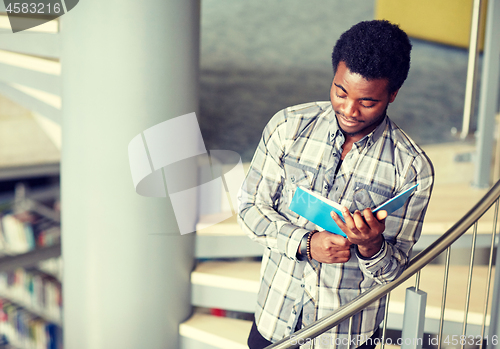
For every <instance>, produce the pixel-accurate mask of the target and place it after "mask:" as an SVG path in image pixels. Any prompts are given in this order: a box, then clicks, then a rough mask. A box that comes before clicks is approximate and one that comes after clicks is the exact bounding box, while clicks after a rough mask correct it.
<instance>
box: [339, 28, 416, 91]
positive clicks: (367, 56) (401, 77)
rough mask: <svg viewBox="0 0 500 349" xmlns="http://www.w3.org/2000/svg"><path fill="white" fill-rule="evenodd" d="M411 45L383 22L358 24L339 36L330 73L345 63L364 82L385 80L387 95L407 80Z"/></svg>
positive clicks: (406, 36)
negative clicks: (387, 82) (362, 78)
mask: <svg viewBox="0 0 500 349" xmlns="http://www.w3.org/2000/svg"><path fill="white" fill-rule="evenodd" d="M410 51H411V43H410V40H409V39H408V35H406V33H405V32H404V31H403V30H401V29H400V28H399V26H397V25H396V24H392V23H390V22H389V21H386V20H373V21H364V22H360V23H358V24H356V25H354V26H352V27H351V29H349V30H348V31H346V32H345V33H344V34H342V35H341V36H340V38H339V40H338V41H337V43H336V44H335V47H334V48H333V53H332V64H333V72H334V74H335V73H336V70H337V66H338V64H339V63H340V62H344V63H345V64H346V66H347V68H349V70H350V71H351V72H353V73H358V74H360V75H361V76H363V77H364V78H365V79H367V80H372V79H387V80H388V81H389V85H388V88H389V93H392V92H395V91H396V90H398V89H399V88H400V87H401V86H402V85H403V82H404V81H405V80H406V78H407V77H408V71H409V70H410Z"/></svg>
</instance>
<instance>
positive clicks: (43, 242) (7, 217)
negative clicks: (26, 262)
mask: <svg viewBox="0 0 500 349" xmlns="http://www.w3.org/2000/svg"><path fill="white" fill-rule="evenodd" d="M60 237H61V228H60V226H59V223H58V222H54V221H52V220H51V219H49V218H46V217H43V216H40V215H38V214H35V213H31V212H23V213H21V214H14V213H12V212H7V213H5V214H3V215H2V216H1V218H0V252H1V253H2V254H7V255H12V254H20V253H26V252H28V251H32V250H34V249H36V248H40V247H45V246H51V245H54V244H55V243H57V242H59V241H60Z"/></svg>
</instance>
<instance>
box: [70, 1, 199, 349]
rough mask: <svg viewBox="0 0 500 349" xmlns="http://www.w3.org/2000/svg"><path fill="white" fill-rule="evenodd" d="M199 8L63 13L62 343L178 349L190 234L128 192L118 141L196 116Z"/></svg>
mask: <svg viewBox="0 0 500 349" xmlns="http://www.w3.org/2000/svg"><path fill="white" fill-rule="evenodd" d="M199 5H200V4H199V1H197V0H182V1H164V0H143V1H118V0H107V1H102V0H85V1H80V2H79V3H78V5H77V6H76V7H75V8H74V9H73V10H71V11H70V12H69V13H68V14H66V15H64V16H63V17H62V25H61V34H62V45H63V47H62V69H63V70H62V80H63V89H62V91H63V92H62V94H63V95H62V97H63V144H62V166H61V172H62V177H61V180H62V184H61V185H62V229H63V237H62V244H63V245H62V250H63V258H64V280H63V302H64V304H63V309H64V347H65V348H71V349H83V348H85V349H110V348H120V349H128V348H130V349H137V348H148V349H165V348H177V347H178V325H179V323H180V322H182V321H183V320H185V319H186V318H187V317H188V316H189V313H190V311H191V308H190V286H189V275H190V271H191V269H192V266H193V251H194V234H187V235H183V236H181V235H180V234H179V230H178V227H177V224H176V220H175V217H174V214H173V210H172V206H171V204H170V201H169V199H168V198H150V197H142V196H139V195H138V194H136V192H135V189H134V185H133V182H132V177H131V173H130V168H129V161H128V144H129V142H130V141H131V140H132V139H133V138H134V137H135V136H136V135H138V134H139V133H141V132H142V131H144V130H145V129H147V128H149V127H151V126H154V125H156V124H158V123H160V122H163V121H166V120H168V119H171V118H174V117H177V116H180V115H184V114H187V113H191V112H197V111H198V61H199V8H200V6H199ZM193 207H195V205H193ZM193 223H194V222H193Z"/></svg>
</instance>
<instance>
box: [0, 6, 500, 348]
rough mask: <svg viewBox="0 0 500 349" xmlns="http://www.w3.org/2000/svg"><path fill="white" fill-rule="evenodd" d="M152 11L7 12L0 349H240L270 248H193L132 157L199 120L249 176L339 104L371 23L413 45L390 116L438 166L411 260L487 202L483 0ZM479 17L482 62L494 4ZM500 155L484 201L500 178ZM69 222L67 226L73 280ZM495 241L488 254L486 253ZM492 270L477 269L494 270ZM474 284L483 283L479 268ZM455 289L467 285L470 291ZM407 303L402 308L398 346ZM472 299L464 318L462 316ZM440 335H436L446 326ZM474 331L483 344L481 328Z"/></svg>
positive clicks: (1, 73) (1, 44)
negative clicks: (480, 143)
mask: <svg viewBox="0 0 500 349" xmlns="http://www.w3.org/2000/svg"><path fill="white" fill-rule="evenodd" d="M490 1H494V0H490ZM118 3H119V5H117V4H118ZM144 3H145V4H146V3H147V4H148V5H150V8H148V7H147V6H146V5H144V4H143V6H144V9H143V10H141V11H136V12H134V11H135V10H134V6H133V4H132V2H130V1H121V2H109V4H103V3H99V2H98V1H97V0H82V1H81V2H80V3H79V4H78V6H76V7H75V8H74V9H73V10H72V11H71V12H70V13H68V14H67V15H65V16H64V18H58V19H55V20H51V21H49V22H47V23H45V24H42V25H39V26H36V27H34V28H31V29H29V30H27V31H23V32H19V33H16V34H12V31H11V27H10V22H9V19H8V17H7V9H6V8H5V6H4V4H0V209H1V215H0V309H1V312H0V323H1V326H0V335H1V338H0V347H12V348H16V349H24V348H31V347H35V346H37V348H38V347H40V348H41V347H43V348H61V347H62V346H63V339H62V338H63V336H62V329H63V327H64V328H65V331H66V332H65V333H67V334H68V336H67V337H68V338H71V340H70V341H69V342H67V343H66V347H70V348H71V349H79V348H111V347H119V348H139V347H148V348H165V347H168V348H178V347H182V348H184V349H188V348H208V349H211V348H215V347H217V348H223V347H224V346H220V345H222V344H220V343H226V344H225V345H226V346H225V347H224V348H231V349H234V348H245V338H246V334H247V333H248V329H249V324H250V322H249V320H251V319H252V316H253V315H252V311H253V308H254V304H255V300H254V297H255V293H256V288H257V287H258V278H259V274H258V273H259V260H260V257H259V256H260V254H261V253H262V249H261V248H260V246H257V245H256V244H254V243H252V242H251V241H250V240H249V239H248V238H247V237H245V236H243V235H242V233H241V231H240V230H239V228H238V226H237V224H236V222H235V220H234V217H233V220H229V221H225V222H223V223H221V224H219V225H212V221H211V220H213V219H214V218H213V217H198V221H196V222H194V223H193V224H195V225H196V227H197V230H198V232H197V234H196V237H194V236H191V237H188V236H182V239H181V237H180V236H178V235H179V234H178V233H177V230H176V229H177V226H176V223H175V221H174V219H172V218H171V215H170V216H169V215H168V214H166V213H165V212H167V211H168V210H170V211H171V210H172V209H171V206H170V203H169V202H167V200H163V201H159V199H157V198H142V197H140V198H139V196H138V195H136V193H135V192H134V191H133V184H132V181H131V180H130V178H129V167H128V166H129V164H128V159H127V157H126V151H125V150H126V147H127V145H128V142H130V140H131V139H132V137H134V136H136V135H137V134H138V133H140V132H142V131H143V130H145V129H146V128H147V127H151V126H152V125H153V124H155V123H159V122H161V121H164V120H167V119H170V118H172V117H173V116H179V115H181V114H183V113H187V112H192V111H193V110H197V116H198V121H199V124H200V128H201V132H202V135H203V139H204V141H205V146H206V148H207V149H208V150H217V149H222V150H233V151H236V152H237V153H239V154H240V155H241V158H242V160H243V163H245V166H248V162H249V161H250V160H251V158H252V156H253V153H254V151H255V148H256V146H257V144H258V142H259V139H260V137H261V133H262V130H263V128H264V126H265V125H266V123H267V122H268V121H269V119H270V118H271V117H272V116H273V115H274V114H275V113H276V112H278V111H279V110H281V109H283V108H286V107H288V106H292V105H296V104H301V103H307V102H312V101H326V100H329V89H330V86H331V82H332V79H333V70H332V66H331V52H332V48H333V46H334V44H335V42H336V40H337V39H338V37H339V36H340V34H342V33H343V32H344V31H346V30H347V29H349V28H350V27H351V26H352V25H354V24H356V23H358V22H360V21H364V20H371V19H374V18H377V19H382V18H383V19H389V20H391V21H393V22H395V23H398V24H400V26H401V27H402V28H403V29H404V30H406V31H407V33H408V34H409V35H410V38H411V42H412V45H413V50H412V61H411V69H410V73H409V76H408V79H407V81H406V82H405V84H404V85H403V87H402V88H401V90H400V92H399V94H398V97H397V99H396V101H395V102H394V103H392V104H391V105H390V107H389V110H388V114H389V116H390V117H391V119H392V120H393V121H394V122H396V124H398V125H399V126H400V127H401V128H402V129H403V130H404V131H405V132H406V133H407V134H408V135H409V136H410V137H412V138H413V140H415V141H416V142H417V143H418V144H420V145H421V146H423V148H424V150H425V151H426V152H427V154H428V155H429V156H430V157H431V159H432V160H433V162H434V164H435V166H436V172H437V175H436V189H435V195H434V197H435V198H433V201H431V206H430V208H429V212H428V214H427V217H428V218H427V222H426V224H427V227H428V228H427V230H426V232H425V234H426V235H425V234H424V235H425V236H423V237H422V239H421V241H419V243H420V246H419V247H418V248H417V249H416V250H418V251H419V250H421V249H423V248H424V247H426V246H428V245H430V244H431V243H432V241H433V239H435V238H437V237H438V236H440V235H441V234H442V233H443V232H444V231H445V230H446V229H448V228H449V227H451V225H452V224H453V223H454V222H456V220H458V218H459V217H460V216H461V215H462V214H463V213H465V212H466V211H467V209H468V208H470V206H472V204H473V203H474V202H476V201H477V200H479V199H480V198H481V197H482V195H483V194H484V193H485V190H483V189H481V190H479V189H477V188H476V189H473V188H471V186H470V184H471V181H472V177H473V173H474V168H475V166H476V163H475V162H474V161H475V159H476V158H475V157H476V156H477V155H476V141H477V135H474V134H475V131H476V129H477V125H478V121H477V119H478V118H477V117H476V114H477V110H478V106H477V105H478V103H477V102H478V101H479V96H480V94H481V93H482V91H481V90H480V89H479V86H480V75H481V74H480V72H481V70H482V62H483V53H482V51H481V53H480V54H479V56H478V61H477V65H478V72H479V74H477V75H476V76H475V80H476V82H477V86H478V90H477V94H476V95H475V96H473V101H474V106H473V117H472V119H471V122H470V131H469V135H468V136H467V137H465V139H460V138H459V133H460V131H461V129H462V118H463V112H464V99H465V91H466V78H467V64H468V45H469V34H470V26H471V16H472V12H473V11H472V3H473V1H472V0H460V1H458V0H439V1H430V0H425V1H424V0H418V1H417V0H412V1H409V0H408V1H405V2H401V1H399V0H377V1H368V0H311V1H307V2H304V1H300V0H287V1H264V0H257V1H251V2H249V1H246V2H244V1H232V0H202V1H201V2H198V1H195V0H191V1H185V2H182V5H180V4H181V3H180V2H179V3H178V4H177V3H175V2H162V1H159V0H148V1H145V2H144ZM174 3H175V4H174ZM110 4H113V6H115V5H116V6H115V7H112V5H110ZM106 6H107V7H106ZM482 6H483V11H482V14H481V17H480V25H479V47H480V50H482V49H483V46H484V44H483V41H484V31H485V18H486V10H485V9H486V6H487V1H483V5H482ZM94 9H99V11H95V10H94ZM162 11H163V12H162ZM198 11H199V12H198ZM198 15H199V18H198V17H197V16H198ZM18 20H19V21H21V22H22V20H23V18H20V19H18ZM75 23H76V24H75ZM89 23H92V25H89ZM170 23H172V24H171V25H170ZM198 25H199V27H198ZM185 32H186V33H188V34H186V35H185V36H184V33H185ZM189 35H192V36H191V37H189ZM186 37H188V40H187V41H188V42H186V40H185V38H186ZM189 38H191V39H192V40H191V39H189ZM198 40H199V41H198ZM198 44H199V45H198ZM157 47H159V48H157ZM186 47H188V48H186ZM198 49H199V52H198ZM189 50H191V51H189ZM185 51H189V53H190V54H189V55H188V58H189V59H188V60H186V61H189V63H186V65H185V66H183V67H182V68H186V67H188V69H184V70H183V69H178V71H177V68H178V67H177V66H176V65H175V64H173V63H172V61H170V60H169V59H170V58H171V56H175V57H176V55H177V54H178V53H179V52H180V53H179V55H180V56H181V58H180V60H182V59H185V58H186V57H185V56H182V54H183V52H185ZM182 57H183V58H182ZM175 59H177V58H175ZM175 59H174V60H173V61H175ZM87 61H88V63H86V62H87ZM145 62H146V63H145ZM175 62H178V61H175ZM193 62H194V63H193ZM198 63H199V65H198ZM190 64H192V65H190ZM149 66H152V67H153V68H150V67H149ZM197 69H199V71H198V70H197ZM193 72H194V74H193ZM176 74H177V75H176ZM182 74H184V75H182ZM172 76H173V78H172ZM186 77H188V78H186ZM171 78H172V81H173V82H170V80H169V79H171ZM177 78H179V79H180V80H177V81H176V80H175V79H177ZM183 79H191V80H190V81H191V82H193V84H192V85H193V86H194V87H193V86H191V87H190V86H188V87H187V88H186V87H185V86H184V84H183ZM163 80H164V81H166V80H168V82H166V83H163V82H162V81H163ZM179 81H181V83H179ZM187 85H189V83H188V84H187ZM63 86H64V88H63ZM179 91H190V92H189V93H188V96H187V97H185V96H182V93H180V92H179ZM84 96H85V97H84ZM184 97H185V98H184ZM494 104H495V113H497V112H498V100H496V101H494ZM179 105H181V106H180V107H179ZM63 115H64V117H63ZM75 120H76V121H75ZM117 125H118V126H117ZM493 128H497V125H496V124H494V126H492V127H491V129H493ZM63 130H65V131H64V132H63ZM65 146H66V148H65ZM493 146H494V145H493ZM101 153H102V156H101V155H100V154H101ZM498 153H499V152H498V151H497V152H496V155H495V154H493V157H495V159H497V160H492V164H493V170H492V175H491V179H490V180H488V183H489V184H488V185H486V186H489V185H490V184H491V182H492V181H493V180H496V179H497V178H498V167H499V166H498V157H499V154H498ZM62 154H63V155H62ZM61 158H63V159H65V160H64V161H66V162H65V163H64V161H63V163H61ZM476 160H477V159H476ZM80 162H81V164H80ZM65 166H66V167H65ZM64 169H65V170H64ZM61 173H63V175H61ZM61 179H62V180H63V183H64V181H65V180H66V182H65V183H66V184H65V188H66V194H65V195H66V197H65V199H64V200H62V201H63V204H62V205H61V190H60V188H61ZM483 187H484V186H483ZM63 188H64V185H63ZM222 195H226V194H225V192H223V193H222ZM63 197H64V194H63ZM65 205H66V206H65ZM195 205H196V203H195ZM61 207H62V209H61ZM217 209H221V208H220V207H217V208H216V211H217ZM61 210H62V212H63V216H64V212H70V211H71V215H70V214H67V216H66V217H67V219H66V222H70V223H67V225H66V227H70V228H67V230H66V228H65V229H63V231H64V232H65V233H64V235H63V239H62V241H63V242H64V241H66V248H67V250H66V251H67V252H66V255H65V269H64V272H63V268H62V267H63V265H62V258H61V257H60V255H61V246H62V245H61V229H60V226H61ZM194 210H195V209H194ZM221 210H222V209H221ZM170 211H169V212H170ZM492 217H493V215H490V216H488V218H487V219H489V220H492ZM63 223H64V220H63ZM166 226H168V229H166V228H165V227H166ZM209 227H211V228H210V229H209ZM169 229H170V230H173V231H174V234H173V235H176V237H175V239H174V237H173V235H172V234H170V235H168V234H166V233H165V230H168V231H169V232H170V230H169ZM202 231H203V232H202ZM167 235H168V238H167V237H166V236H167ZM191 235H195V234H191ZM486 240H487V239H486V238H485V239H483V240H481V245H480V248H486V249H488V247H487V243H486ZM173 246H175V247H174V248H173ZM467 246H470V241H469V240H467V241H466V242H464V243H463V244H462V245H460V246H459V247H457V251H459V252H458V254H455V256H454V257H453V262H454V264H456V265H457V268H458V269H457V270H458V273H459V274H465V273H466V270H465V269H464V264H465V265H466V264H467V263H468V261H469V254H468V253H469V252H467V253H465V252H463V251H469V250H468V249H467V250H465V249H466V248H468V247H467ZM63 250H64V249H63ZM166 251H167V252H166ZM487 255H488V253H487V252H485V253H484V254H481V257H480V258H478V259H477V260H476V262H477V263H482V264H487V263H488V260H487V259H488V258H487ZM463 256H465V257H463ZM461 257H463V258H461ZM442 261H443V258H441V257H440V259H439V260H436V264H439V263H440V262H442ZM438 262H439V263H438ZM441 264H442V263H441ZM460 268H461V269H460ZM438 273H439V271H438ZM63 275H64V280H65V281H64V282H65V285H67V286H66V289H65V294H64V301H65V302H66V303H65V307H64V308H63V292H62V289H63V287H62V280H63ZM429 275H430V278H428V279H426V281H423V284H424V285H428V286H429V287H430V288H432V287H433V286H434V284H435V282H436V279H437V278H440V276H436V275H437V274H436V272H435V271H432V272H429ZM479 275H480V277H481V278H482V279H481V280H483V279H484V280H486V279H488V276H487V274H486V271H485V270H484V269H482V271H480V272H479ZM137 280H139V281H137ZM172 281H174V282H172ZM426 282H427V284H426ZM452 282H454V283H453V284H452V285H453V286H452V287H457V288H458V287H462V283H463V282H465V281H463V282H462V281H456V280H455V281H452ZM179 285H180V286H179ZM226 286H227V287H226ZM406 286H408V285H406ZM439 287H441V286H439ZM220 288H223V289H220ZM214 290H215V291H214ZM401 290H403V291H401V292H399V293H396V295H395V298H394V301H393V303H391V304H393V308H391V314H392V320H391V321H390V322H389V325H390V326H392V327H391V329H393V330H395V331H400V330H401V321H402V320H401V319H402V315H401V314H402V310H401V309H402V308H404V303H403V300H404V289H403V288H401ZM481 291H482V290H481ZM439 296H440V295H437V294H436V295H435V297H434V298H436V299H437V298H439ZM398 297H399V298H398ZM461 297H462V296H458V298H457V299H456V301H455V304H459V305H460V306H462V303H463V301H464V300H463V297H462V298H461ZM464 297H465V296H464ZM123 304H127V306H126V307H125V306H123ZM433 306H434V305H433ZM436 307H437V306H436ZM479 308H480V305H479V302H478V303H477V304H476V305H475V308H474V311H477V312H478V313H479V312H480V311H481V310H480V309H479ZM63 309H65V310H66V313H65V317H64V318H63V316H62V314H63ZM436 309H437V308H436ZM436 309H434V308H433V310H432V311H435V310H436ZM432 311H431V312H432ZM81 314H84V315H81ZM450 314H452V315H450V318H451V317H452V316H453V314H456V313H450ZM434 315H435V314H434ZM434 315H432V316H434ZM187 319H189V320H188V321H187V322H184V321H185V320H187ZM221 319H223V320H221ZM224 319H225V320H224ZM390 319H391V318H390ZM232 320H234V321H236V322H232ZM221 321H222V322H221ZM224 321H226V322H224ZM238 321H239V322H238ZM429 321H430V322H429V324H430V325H428V326H431V327H432V326H434V325H435V323H436V321H437V320H436V316H434V317H433V318H432V319H431V320H429ZM432 321H434V322H432ZM474 321H476V320H474ZM181 322H183V324H182V325H180V328H179V324H180V323H181ZM449 326H450V327H449V328H448V329H449V331H455V329H456V328H458V327H457V326H458V325H457V324H454V323H453V321H450V324H449ZM471 326H475V327H474V329H475V330H477V328H480V321H476V322H474V323H473V324H472V325H471ZM221 329H225V331H222V330H221ZM475 330H474V331H475ZM227 332H229V333H227ZM34 333H36V335H34ZM200 333H201V334H200ZM450 333H453V332H450ZM474 333H475V332H474ZM143 335H144V337H147V338H148V339H145V338H142V336H143ZM146 335H147V336H146ZM200 336H201V337H200ZM214 336H215V337H214ZM179 338H180V339H179ZM200 338H201V339H200ZM209 338H218V340H216V341H215V342H217V343H214V342H211V343H209ZM226 341H228V342H226ZM69 343H71V346H70V345H69ZM110 343H112V344H110ZM200 343H201V344H200ZM227 343H229V344H227Z"/></svg>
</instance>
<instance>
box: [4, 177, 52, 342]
mask: <svg viewBox="0 0 500 349" xmlns="http://www.w3.org/2000/svg"><path fill="white" fill-rule="evenodd" d="M27 192H28V191H27V188H26V186H24V185H23V184H18V185H17V186H16V190H15V195H14V198H13V199H12V200H11V201H4V202H2V203H1V204H0V347H2V348H3V347H6V348H14V349H31V348H49V349H56V348H60V347H61V343H62V290H61V281H60V279H61V269H62V261H61V259H60V256H61V242H60V237H61V231H60V214H59V210H58V207H59V205H58V198H59V195H58V191H57V190H45V191H44V192H40V191H39V192H37V193H33V194H36V195H29V194H28V193H27ZM34 197H36V198H37V199H36V200H35V199H34Z"/></svg>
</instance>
